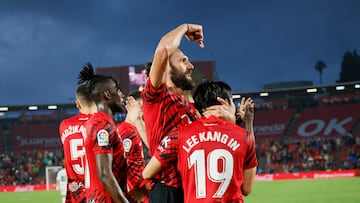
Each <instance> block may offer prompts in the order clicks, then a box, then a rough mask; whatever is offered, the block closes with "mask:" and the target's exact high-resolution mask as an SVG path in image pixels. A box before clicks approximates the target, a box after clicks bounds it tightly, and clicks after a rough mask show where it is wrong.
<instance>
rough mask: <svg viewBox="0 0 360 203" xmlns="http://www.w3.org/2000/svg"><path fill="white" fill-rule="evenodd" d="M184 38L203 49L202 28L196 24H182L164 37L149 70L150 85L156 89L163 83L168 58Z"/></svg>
mask: <svg viewBox="0 0 360 203" xmlns="http://www.w3.org/2000/svg"><path fill="white" fill-rule="evenodd" d="M184 36H185V37H186V38H187V39H188V40H189V41H192V42H197V43H199V45H200V47H201V48H203V47H204V44H203V40H204V35H203V31H202V26H201V25H197V24H182V25H179V26H178V27H176V28H175V29H173V30H172V31H170V32H168V33H167V34H166V35H164V36H163V37H162V38H161V40H160V42H159V44H158V46H157V47H156V50H155V54H154V58H153V63H152V66H151V69H150V74H149V75H150V81H151V84H152V85H153V86H154V87H155V88H158V87H159V86H160V85H161V84H163V83H164V82H165V76H166V74H165V71H166V67H167V66H168V60H169V56H171V54H172V53H173V52H174V51H175V50H176V49H178V48H179V46H180V43H181V40H182V38H183V37H184Z"/></svg>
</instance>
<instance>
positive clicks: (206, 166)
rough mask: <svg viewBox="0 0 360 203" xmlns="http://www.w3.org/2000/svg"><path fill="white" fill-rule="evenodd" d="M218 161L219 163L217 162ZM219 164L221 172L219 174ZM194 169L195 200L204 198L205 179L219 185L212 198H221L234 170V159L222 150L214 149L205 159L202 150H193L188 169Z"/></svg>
mask: <svg viewBox="0 0 360 203" xmlns="http://www.w3.org/2000/svg"><path fill="white" fill-rule="evenodd" d="M219 160H220V161H219ZM219 163H220V164H221V163H222V167H221V168H222V171H221V172H219V170H218V169H219ZM192 167H194V171H195V183H196V198H197V199H200V198H206V177H205V174H207V178H208V180H210V181H211V182H214V183H220V185H219V187H218V189H217V191H216V193H215V194H213V196H212V197H213V198H221V197H222V196H223V195H224V193H225V192H226V189H227V188H228V186H229V184H230V182H231V178H232V175H233V169H234V159H233V156H232V155H231V153H230V152H229V151H227V150H224V149H215V150H213V151H212V152H210V153H209V154H208V155H207V157H206V159H205V151H204V150H195V151H194V152H193V153H192V154H191V155H190V156H189V158H188V168H189V169H190V168H192Z"/></svg>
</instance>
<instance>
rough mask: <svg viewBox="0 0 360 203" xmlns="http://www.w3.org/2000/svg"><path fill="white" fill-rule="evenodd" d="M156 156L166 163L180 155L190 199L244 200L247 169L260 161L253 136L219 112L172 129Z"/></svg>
mask: <svg viewBox="0 0 360 203" xmlns="http://www.w3.org/2000/svg"><path fill="white" fill-rule="evenodd" d="M179 135H181V136H179ZM155 156H156V157H157V159H158V160H159V161H160V162H161V163H162V165H164V166H166V165H167V164H169V163H173V162H174V160H175V159H176V157H177V159H178V160H177V161H178V168H179V171H180V174H181V178H182V181H183V188H184V199H185V202H189V203H190V202H243V201H244V200H243V197H242V194H241V190H240V188H241V184H242V182H243V170H244V169H250V168H253V167H256V166H257V165H258V162H257V158H256V152H255V142H254V139H253V136H252V135H251V134H249V133H248V132H247V131H246V130H245V129H243V128H241V127H239V126H237V125H235V124H233V123H231V122H228V121H224V120H222V119H220V118H217V117H215V116H211V117H210V118H208V119H206V118H201V119H200V120H198V121H195V122H193V123H192V124H190V125H188V126H186V127H180V128H179V129H178V131H172V132H171V133H169V134H168V135H167V136H165V137H164V139H163V140H162V142H161V145H159V147H158V150H157V154H156V155H155Z"/></svg>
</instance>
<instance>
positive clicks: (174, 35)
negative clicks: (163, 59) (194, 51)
mask: <svg viewBox="0 0 360 203" xmlns="http://www.w3.org/2000/svg"><path fill="white" fill-rule="evenodd" d="M187 31H188V26H187V24H181V25H179V26H178V27H176V28H175V29H173V30H171V31H170V32H168V33H167V34H166V35H164V36H163V37H162V38H161V40H160V42H159V45H158V48H160V49H161V48H166V49H167V50H168V53H169V55H171V54H172V53H173V52H174V51H175V50H176V49H178V48H179V46H180V43H181V40H182V38H183V37H184V35H185V33H186V32H187Z"/></svg>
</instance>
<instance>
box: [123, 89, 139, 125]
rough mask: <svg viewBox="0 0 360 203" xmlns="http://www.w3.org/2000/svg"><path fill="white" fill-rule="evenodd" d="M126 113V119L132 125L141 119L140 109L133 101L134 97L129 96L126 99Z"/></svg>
mask: <svg viewBox="0 0 360 203" xmlns="http://www.w3.org/2000/svg"><path fill="white" fill-rule="evenodd" d="M125 107H126V111H127V115H126V116H127V117H128V118H129V120H130V121H131V122H133V123H135V122H136V121H138V120H139V119H141V117H142V109H141V106H140V104H139V103H138V102H137V101H136V100H135V99H134V97H132V96H130V97H128V98H127V99H126V105H125Z"/></svg>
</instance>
